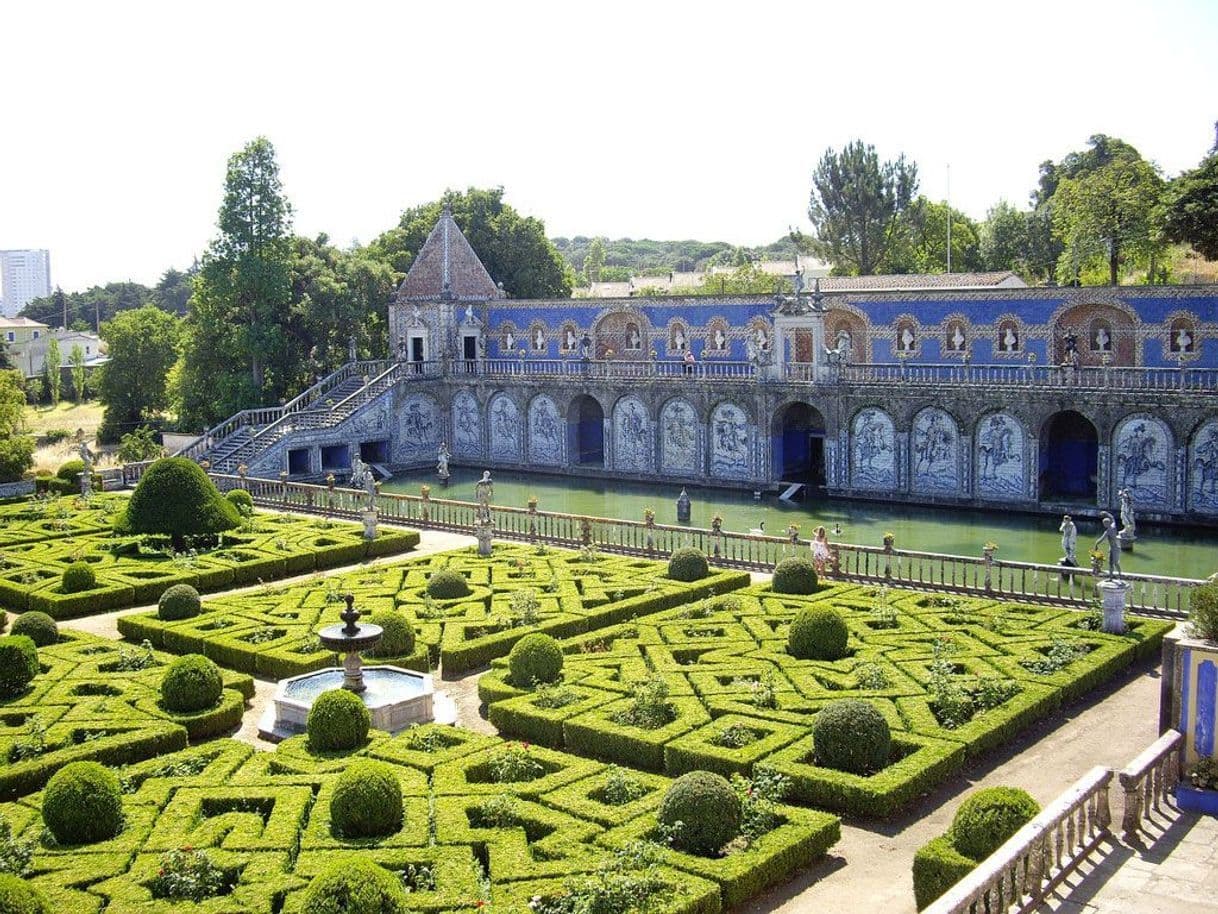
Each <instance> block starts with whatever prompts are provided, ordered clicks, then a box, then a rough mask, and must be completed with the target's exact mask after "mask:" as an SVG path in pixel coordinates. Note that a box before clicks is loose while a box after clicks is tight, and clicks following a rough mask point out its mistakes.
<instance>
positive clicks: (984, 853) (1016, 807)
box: [951, 787, 1040, 861]
mask: <svg viewBox="0 0 1218 914" xmlns="http://www.w3.org/2000/svg"><path fill="white" fill-rule="evenodd" d="M1038 812H1040V805H1039V804H1038V803H1037V802H1036V801H1035V800H1034V799H1032V797H1031V795H1030V794H1029V793H1028V792H1027V791H1026V790H1020V789H1019V788H1017V787H987V788H985V789H984V790H978V791H977V792H976V793H974V794H972V795H970V796H969V797H968V798H967V799H966V800H965V801H964V802H963V803H961V804H960V808H959V809H957V810H956V817H955V818H954V819H952V828H951V837H952V844H953V845H954V846H955V848H956V850H957V851H959V852H960V853H962V854H964V856H966V857H971V858H972V859H974V860H977V861H981V860H984V859H985V858H986V857H988V856H989V855H990V854H992V853H994V851H996V850H998V848H1000V847H1002V845H1003V844H1005V843H1006V840H1007V839H1008V838H1009V837H1011V835H1013V834H1015V832H1017V831H1019V829H1021V828H1022V827H1023V826H1024V825H1026V824H1027V823H1028V822H1030V821H1031V820H1032V819H1033V818H1035V817H1036V814H1037V813H1038Z"/></svg>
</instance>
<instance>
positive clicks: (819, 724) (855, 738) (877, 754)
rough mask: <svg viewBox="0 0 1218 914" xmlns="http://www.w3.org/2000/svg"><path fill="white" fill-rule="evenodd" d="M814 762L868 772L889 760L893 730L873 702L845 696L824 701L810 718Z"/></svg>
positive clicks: (842, 768)
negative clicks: (828, 702) (826, 702)
mask: <svg viewBox="0 0 1218 914" xmlns="http://www.w3.org/2000/svg"><path fill="white" fill-rule="evenodd" d="M812 745H813V746H814V747H815V749H816V762H817V764H818V765H823V766H824V767H826V768H835V769H837V770H838V771H848V772H850V773H851V774H871V773H872V772H875V771H879V770H880V769H881V768H883V767H884V766H885V765H887V764H888V756H889V754H890V753H891V751H892V731H891V730H890V729H889V727H888V721H886V720H885V719H884V715H882V714H881V713H880V712H879V711H878V710H876V707H875V705H873V704H872V703H871V702H869V701H863V700H861V699H857V698H846V699H843V700H841V701H835V702H832V703H831V704H827V705H825V706H824V707H823V708H821V709H820V711H818V712H817V714H816V718H815V719H814V720H813V721H812Z"/></svg>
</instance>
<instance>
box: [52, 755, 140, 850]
mask: <svg viewBox="0 0 1218 914" xmlns="http://www.w3.org/2000/svg"><path fill="white" fill-rule="evenodd" d="M42 821H43V823H44V824H45V825H46V827H47V828H49V829H50V830H51V834H52V835H54V836H55V840H56V841H58V842H59V843H60V844H94V843H96V842H98V841H107V840H109V839H110V838H113V837H114V836H115V835H117V834H118V833H119V832H120V831H122V830H123V793H122V789H121V788H120V786H119V783H118V775H117V774H115V773H114V772H113V771H111V770H110V769H109V768H107V767H106V766H105V765H102V764H100V763H98V762H72V763H71V764H69V765H64V766H63V767H62V768H60V769H59V770H58V771H56V772H55V774H53V775H52V776H51V779H50V780H49V781H47V786H46V789H45V790H43V792H42Z"/></svg>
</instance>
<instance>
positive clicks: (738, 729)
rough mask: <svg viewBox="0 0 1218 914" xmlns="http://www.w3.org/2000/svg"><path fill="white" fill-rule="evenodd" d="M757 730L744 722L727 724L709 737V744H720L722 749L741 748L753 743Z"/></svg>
mask: <svg viewBox="0 0 1218 914" xmlns="http://www.w3.org/2000/svg"><path fill="white" fill-rule="evenodd" d="M758 738H759V737H758V735H757V731H756V730H754V729H753V728H752V727H746V726H744V724H729V725H728V726H726V727H725V728H723V729H722V730H720V731H719V732H718V733H716V734H715V735H714V736H713V737H711V740H710V742H711V745H714V746H722V747H723V748H724V749H743V748H744V747H745V746H747V745H749V744H750V743H755V742H757V740H758Z"/></svg>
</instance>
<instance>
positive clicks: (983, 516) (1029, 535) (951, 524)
mask: <svg viewBox="0 0 1218 914" xmlns="http://www.w3.org/2000/svg"><path fill="white" fill-rule="evenodd" d="M480 476H481V473H479V472H477V471H474V470H464V469H456V468H454V470H453V476H452V481H451V483H450V484H449V486H448V488H447V489H444V488H442V487H441V486H440V485H439V484H438V483H437V480H436V477H435V474H434V473H428V472H417V473H405V474H402V475H401V476H399V477H397V478H395V479H392V480H389V481H387V482H386V483H385V484H384V486H383V490H384V491H386V492H404V493H408V494H411V495H417V494H418V492H419V486H420V485H422V484H423V483H428V484H430V485H431V487H432V497H435V498H454V499H458V500H461V501H473V498H474V483H475V482H476V481H477V479H478V478H479V477H480ZM680 491H681V487H680V486H674V485H667V484H653V483H628V482H622V481H619V480H604V481H601V480H596V479H572V478H567V477H562V476H544V475H533V474H524V473H496V474H495V504H498V505H509V506H513V507H520V508H523V507H524V506H525V503H526V502H527V500H528V498H529V496H530V495H536V496H537V499H538V505H537V507H538V509H539V510H542V511H559V512H565V513H568V514H589V515H594V516H597V517H616V518H625V519H628V520H642V519H643V509H644V508H646V507H651V508H654V509H655V512H656V521H657V522H658V523H665V524H675V523H676V521H677V511H676V499H677V495H678V494H679V493H680ZM689 495H690V498H691V499H692V500H693V512H692V523H693V526H696V527H709V526H710V520H711V517H713V516H714V515H715V514H720V515H721V516H722V517H723V527H724V529H725V530H736V531H741V532H748V531H749V530H752V529H754V528H757V527H760V526H761V524H762V522H763V521H764V522H765V531H766V533H769V534H772V535H775V536H782V535H784V534H785V531H786V529H787V525H788V524H791V523H796V524H799V526H800V535H801V536H804V537H808V536H810V535H811V532H812V530H813V529H814V528H815V526H816V525H817V524H824V525H825V528H826V529H827V530H829V531H830V539H833V540H838V541H841V542H848V543H857V544H861V545H873V546H878V545H880V543H881V541H882V540H883V537H884V534H885V533H886V532H892V533H894V534H896V543H897V547H898V548H902V547H903V548H905V549H918V550H923V551H926V552H947V553H953V554H956V555H980V554H981V547H982V544H983V543H985V542H987V541H991V540H992V541H994V542H996V543H998V556H999V557H1000V558H1004V559H1008V560H1012V561H1024V562H1056V561H1057V560H1058V558H1060V557H1061V554H1062V550H1061V535H1060V534H1059V533H1058V532H1057V523H1058V522H1057V520H1055V519H1054V518H1052V517H1047V516H1037V515H1029V514H1018V513H1014V512H1010V511H1002V510H994V511H976V510H955V509H947V508H942V509H939V508H915V507H906V506H902V505H890V504H883V503H879V502H859V501H843V500H838V499H832V500H822V501H813V502H805V503H803V504H797V505H788V504H786V503H785V502H781V501H779V500H778V498H777V497H776V496H773V495H767V496H765V497H763V498H762V500H761V501H754V500H753V498H752V497H751V496H750V495H749V493H747V492H734V491H730V490H726V489H695V488H691V489H689ZM1075 522H1076V523H1077V524H1078V528H1079V529H1078V553H1079V554H1080V555H1081V556H1083V557H1084V558H1085V557H1086V554H1087V550H1088V549H1089V548H1090V546H1091V544H1092V543H1094V542H1095V538H1096V537H1097V536H1099V523H1098V521H1095V520H1092V519H1084V518H1075ZM835 524H840V525H841V533H840V534H836V535H835V534H834V532H833V529H834V525H835ZM1138 535H1139V539H1138V542H1137V545H1136V546H1135V548H1134V550H1133V552H1131V553H1130V552H1126V553H1125V554H1124V556H1123V557H1122V559H1121V567H1122V569H1123V570H1124V571H1130V572H1142V573H1144V574H1163V575H1174V576H1177V577H1191V578H1201V577H1207V576H1209V575H1210V574H1212V573H1214V571H1216V570H1218V553H1215V546H1218V535H1216V534H1215V532H1214V531H1207V530H1195V529H1186V528H1181V527H1152V526H1149V525H1144V524H1139V525H1138Z"/></svg>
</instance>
